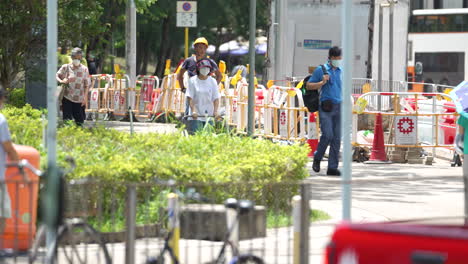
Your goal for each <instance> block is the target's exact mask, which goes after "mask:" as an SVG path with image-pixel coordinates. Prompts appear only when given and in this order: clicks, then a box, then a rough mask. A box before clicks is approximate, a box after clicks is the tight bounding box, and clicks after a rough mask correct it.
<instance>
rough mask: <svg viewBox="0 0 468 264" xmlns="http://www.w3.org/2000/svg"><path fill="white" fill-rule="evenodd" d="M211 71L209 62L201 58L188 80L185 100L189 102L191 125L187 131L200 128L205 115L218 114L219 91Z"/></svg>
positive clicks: (216, 116)
mask: <svg viewBox="0 0 468 264" xmlns="http://www.w3.org/2000/svg"><path fill="white" fill-rule="evenodd" d="M212 71H213V67H212V65H211V62H210V61H209V60H208V59H202V60H200V61H198V62H197V64H196V74H197V75H195V76H193V77H191V78H190V79H189V81H188V89H187V93H186V96H187V102H188V104H189V106H190V107H189V111H188V114H189V115H190V116H191V118H190V119H191V122H190V123H191V126H190V127H189V132H190V133H193V132H195V131H197V130H198V129H200V128H202V127H203V126H204V125H205V124H206V122H207V121H208V120H207V117H208V116H209V117H213V116H214V117H215V119H217V118H219V116H218V106H219V97H220V95H219V91H218V84H217V83H216V80H215V79H213V77H211V76H210V73H211V72H212Z"/></svg>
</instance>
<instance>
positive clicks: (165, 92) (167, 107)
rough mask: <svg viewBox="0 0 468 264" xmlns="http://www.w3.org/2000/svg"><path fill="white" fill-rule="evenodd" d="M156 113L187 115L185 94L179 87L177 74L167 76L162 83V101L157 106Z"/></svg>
mask: <svg viewBox="0 0 468 264" xmlns="http://www.w3.org/2000/svg"><path fill="white" fill-rule="evenodd" d="M153 112H154V113H156V114H158V113H162V112H172V113H176V114H181V113H185V93H183V92H182V90H181V89H180V87H179V85H178V80H177V74H176V73H173V74H169V75H167V76H165V77H164V78H163V80H162V83H161V95H160V100H158V102H157V104H155V108H154V110H153Z"/></svg>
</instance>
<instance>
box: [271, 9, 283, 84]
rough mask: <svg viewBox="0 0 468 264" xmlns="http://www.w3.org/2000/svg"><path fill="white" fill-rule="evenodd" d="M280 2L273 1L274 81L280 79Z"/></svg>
mask: <svg viewBox="0 0 468 264" xmlns="http://www.w3.org/2000/svg"><path fill="white" fill-rule="evenodd" d="M281 1H282V0H275V27H274V32H275V59H274V61H273V63H274V67H275V75H274V79H275V80H279V79H281V76H280V74H281V63H280V62H281V58H280V57H281V55H280V52H281V51H280V49H281V46H282V45H281V43H280V42H281V38H280V37H281V30H280V27H282V26H283V25H282V24H281V11H280V10H281V8H280V7H281Z"/></svg>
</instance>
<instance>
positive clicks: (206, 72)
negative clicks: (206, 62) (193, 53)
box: [200, 67, 210, 76]
mask: <svg viewBox="0 0 468 264" xmlns="http://www.w3.org/2000/svg"><path fill="white" fill-rule="evenodd" d="M209 73H210V68H208V67H203V68H201V69H200V74H201V75H203V76H207V75H208V74H209Z"/></svg>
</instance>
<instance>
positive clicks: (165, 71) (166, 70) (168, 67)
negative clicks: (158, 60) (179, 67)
mask: <svg viewBox="0 0 468 264" xmlns="http://www.w3.org/2000/svg"><path fill="white" fill-rule="evenodd" d="M169 74H171V60H169V59H168V60H166V68H165V69H164V76H167V75H169Z"/></svg>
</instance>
